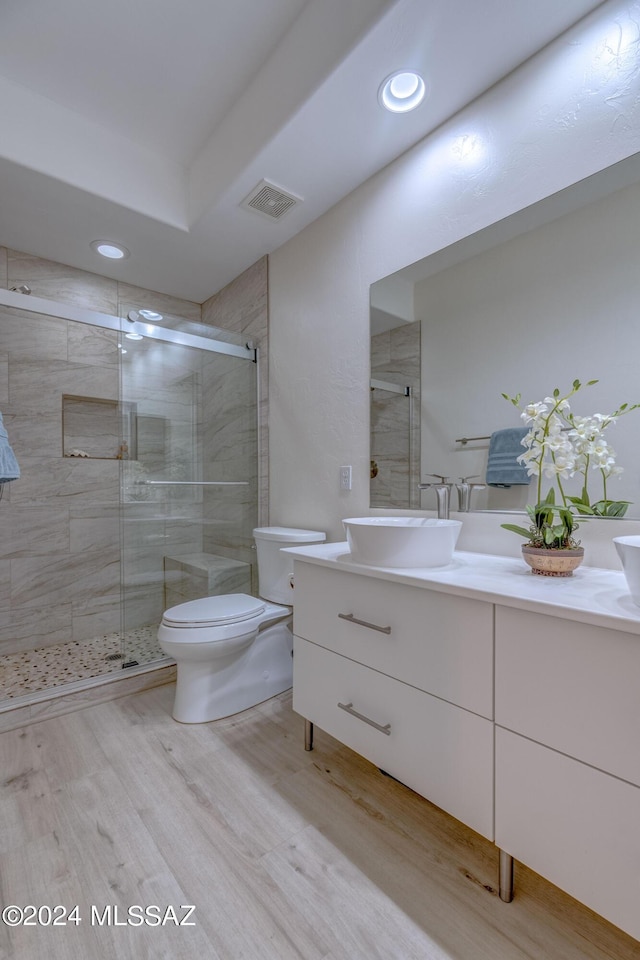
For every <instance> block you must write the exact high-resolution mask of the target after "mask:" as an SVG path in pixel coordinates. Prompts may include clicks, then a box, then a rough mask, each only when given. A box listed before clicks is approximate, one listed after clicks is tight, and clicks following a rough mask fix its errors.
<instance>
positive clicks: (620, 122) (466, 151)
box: [270, 0, 640, 542]
mask: <svg viewBox="0 0 640 960" xmlns="http://www.w3.org/2000/svg"><path fill="white" fill-rule="evenodd" d="M633 17H635V21H636V23H634V21H633V19H632V18H633ZM637 22H640V0H635V2H632V3H631V2H626V3H623V2H609V3H606V4H604V5H603V7H601V8H598V10H596V11H595V13H594V14H593V15H591V16H590V17H589V18H587V19H586V20H585V21H583V23H582V24H581V25H579V26H578V27H577V28H575V29H573V30H572V31H570V32H569V33H568V34H567V35H565V37H564V38H562V39H560V40H559V41H556V42H555V43H553V44H551V45H550V46H549V47H547V48H546V49H545V50H543V51H542V52H541V53H540V54H539V55H538V56H536V57H534V58H532V60H530V61H528V62H527V63H526V64H525V65H524V66H523V67H521V68H520V69H519V70H518V71H516V72H515V73H513V74H511V75H510V76H509V77H508V78H506V79H505V80H504V81H503V82H502V83H500V84H498V85H497V86H495V87H494V88H492V89H491V90H490V91H488V93H486V94H485V95H484V96H483V97H481V98H480V99H478V100H477V101H475V102H474V103H473V104H471V105H470V106H469V107H468V108H467V109H466V110H464V111H462V112H461V113H460V114H459V115H458V116H456V117H455V118H453V120H451V121H450V122H449V123H448V124H446V125H445V126H443V127H441V128H440V129H439V130H437V131H436V132H435V133H434V134H432V135H431V136H430V137H428V138H426V139H425V140H424V141H422V142H421V143H420V144H418V145H417V146H416V147H415V148H413V149H412V150H411V151H409V152H408V153H407V154H405V155H404V156H403V157H401V158H400V159H399V160H397V161H396V162H395V163H393V164H391V165H390V166H389V167H387V168H386V169H385V170H384V171H382V172H381V173H380V174H378V175H376V176H375V177H373V178H372V179H371V180H369V181H368V182H367V183H365V184H364V185H363V186H361V187H360V188H358V189H357V190H356V191H354V192H353V193H352V194H350V195H349V196H348V197H347V198H346V199H345V200H343V201H342V202H341V203H339V204H337V205H336V206H335V207H334V208H333V209H332V210H330V211H329V212H328V213H327V214H325V216H323V217H322V218H320V219H319V220H317V221H316V222H315V223H313V224H311V225H310V226H309V227H307V228H306V229H305V230H304V231H303V232H302V233H300V234H299V235H298V236H297V237H296V238H295V239H294V240H292V241H290V242H289V243H287V244H286V245H284V246H283V247H281V248H280V249H279V250H277V251H276V252H275V253H274V254H272V255H271V258H270V342H271V366H270V383H271V411H270V430H271V452H270V464H271V493H270V507H271V509H270V519H271V522H272V523H280V524H287V525H295V526H303V527H311V528H317V529H323V530H326V531H327V533H328V535H329V537H330V538H331V539H335V540H338V539H342V538H343V531H342V525H341V522H340V521H341V518H343V517H347V516H354V515H363V514H368V513H369V512H370V511H369V449H368V448H369V390H368V378H369V286H370V284H371V283H373V282H375V281H376V280H379V279H380V278H382V277H384V276H386V275H387V274H389V273H393V272H395V271H396V270H398V269H400V268H401V267H403V266H405V265H407V264H408V263H411V262H414V261H416V260H419V259H421V258H423V257H425V256H427V255H428V254H430V253H432V252H434V251H436V250H438V249H440V248H442V247H444V246H446V245H448V244H450V243H453V242H455V241H457V240H459V239H461V238H462V237H464V236H466V235H468V234H470V233H473V232H475V231H477V230H479V229H482V228H483V227H485V226H487V225H488V224H490V223H492V222H495V221H496V220H500V219H502V218H503V217H505V216H508V215H510V214H511V213H513V212H515V211H517V210H519V209H521V208H522V207H524V206H527V205H528V204H531V203H534V202H536V201H537V200H539V199H541V198H543V197H545V196H549V195H550V194H552V193H555V192H556V191H558V190H561V189H563V188H564V187H566V186H568V185H569V184H571V183H574V182H576V181H577V180H580V179H582V178H584V177H586V176H589V175H590V174H592V173H594V172H595V171H597V170H599V169H602V168H604V167H606V166H609V165H610V164H612V163H614V162H616V161H618V160H620V159H622V158H624V157H626V156H629V155H630V154H632V153H635V152H637V151H638V150H640V70H639V68H638V60H637V48H638V27H637ZM372 96H375V91H372ZM432 96H437V91H434V92H432ZM426 109H428V106H427V107H426ZM401 122H402V118H401V117H400V116H399V117H398V123H401ZM341 464H352V465H353V489H352V491H351V492H349V493H346V492H341V491H340V490H339V483H338V472H339V467H340V465H341ZM496 527H497V521H496ZM505 536H506V534H505ZM511 536H512V537H513V535H511ZM513 541H514V542H515V541H516V538H515V537H513Z"/></svg>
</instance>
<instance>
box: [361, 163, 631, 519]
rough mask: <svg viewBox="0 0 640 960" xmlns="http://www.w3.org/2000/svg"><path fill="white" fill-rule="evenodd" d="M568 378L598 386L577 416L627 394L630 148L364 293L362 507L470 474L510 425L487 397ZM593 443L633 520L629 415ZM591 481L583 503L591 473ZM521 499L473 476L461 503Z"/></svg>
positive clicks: (426, 502) (431, 503)
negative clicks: (367, 335) (365, 466)
mask: <svg viewBox="0 0 640 960" xmlns="http://www.w3.org/2000/svg"><path fill="white" fill-rule="evenodd" d="M575 379H579V380H581V381H582V382H583V383H586V382H587V381H588V380H598V383H597V384H596V385H594V386H590V387H586V386H585V387H583V388H582V390H581V391H580V392H579V393H578V394H577V395H576V396H575V397H574V398H573V401H572V409H573V410H574V411H575V413H576V414H580V415H591V414H593V413H603V414H608V413H611V412H612V411H613V410H615V409H616V408H617V407H618V406H619V405H620V404H621V403H629V404H631V403H637V402H640V154H637V155H635V156H633V157H630V158H628V159H627V160H624V161H622V162H620V163H617V164H615V165H614V166H612V167H610V168H608V169H606V170H604V171H601V172H600V173H598V174H596V175H594V176H592V177H589V178H588V179H586V180H583V181H581V182H579V183H577V184H575V185H574V186H573V187H571V188H569V189H567V190H565V191H563V192H561V193H559V194H556V195H554V196H552V197H548V198H546V199H545V200H543V201H541V202H540V203H538V204H535V205H533V206H531V207H528V208H526V209H525V210H522V211H520V212H519V213H518V214H516V215H514V216H513V217H509V218H508V219H506V220H503V221H500V222H499V223H496V224H494V225H492V226H491V227H489V228H487V229H486V230H483V231H480V232H479V233H476V234H474V235H473V236H470V237H467V238H465V239H464V240H461V241H460V242H458V243H456V244H454V245H452V246H450V247H448V248H446V249H444V250H440V251H438V252H437V253H435V254H433V255H432V256H429V257H427V258H426V259H425V260H423V261H420V262H419V263H415V264H412V265H411V266H409V267H407V268H405V269H404V270H401V271H399V272H398V273H396V274H393V275H392V276H391V277H386V278H384V279H382V280H380V281H378V282H377V283H375V284H374V285H373V286H372V287H371V383H370V396H371V499H370V503H371V506H372V507H382V508H402V509H416V508H421V509H433V508H435V506H436V500H435V493H434V492H433V490H425V491H422V492H420V491H419V490H418V483H419V482H420V481H425V480H427V479H429V477H428V475H431V474H440V475H443V476H446V477H447V478H450V479H452V480H453V481H456V480H457V479H458V478H460V477H477V478H478V482H480V483H481V482H484V480H485V478H486V470H487V458H488V450H489V437H490V436H491V434H492V433H494V432H495V431H497V430H501V429H504V428H508V427H518V426H522V422H521V420H520V418H519V413H518V411H517V410H516V409H515V408H514V407H513V406H512V405H511V404H509V403H508V402H507V401H506V400H504V399H503V397H502V394H503V393H507V394H509V395H510V396H513V395H515V394H517V393H521V394H522V398H523V401H538V400H542V399H544V397H545V396H547V395H548V394H549V393H551V392H552V391H553V389H554V388H555V387H559V388H560V390H561V391H563V392H564V391H565V390H566V391H568V390H569V389H570V388H571V384H572V382H573V381H574V380H575ZM607 440H608V442H609V443H610V445H611V446H612V447H613V448H614V449H615V451H616V457H617V463H618V464H619V465H620V466H621V467H622V468H623V473H622V474H621V476H620V477H619V478H616V479H611V480H610V481H609V489H608V496H609V497H610V499H616V500H629V501H631V504H632V505H631V506H630V507H629V508H628V511H627V517H631V518H634V519H639V518H640V410H637V411H633V412H631V413H629V414H628V415H627V416H624V417H621V418H620V419H619V420H618V422H617V423H616V424H614V425H612V426H610V427H609V428H608V430H607ZM571 484H573V486H571ZM544 486H545V484H543V489H544ZM547 486H548V484H547ZM568 486H569V492H571V493H579V483H578V481H577V479H576V480H574V481H570V482H569V484H568ZM590 487H592V490H590V493H591V492H592V494H593V496H592V500H596V499H598V496H599V490H600V488H601V478H600V475H599V473H597V472H596V471H591V476H590ZM535 493H536V482H535V480H534V481H533V482H532V483H531V484H530V485H529V486H511V487H489V486H487V487H485V489H483V490H477V491H475V492H474V495H473V500H472V503H471V509H472V510H495V511H509V510H522V509H524V506H525V505H526V503H527V502H534V500H535ZM451 504H452V509H455V507H456V499H455V491H454V496H453V497H452V501H451Z"/></svg>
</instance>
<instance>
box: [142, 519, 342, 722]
mask: <svg viewBox="0 0 640 960" xmlns="http://www.w3.org/2000/svg"><path fill="white" fill-rule="evenodd" d="M253 537H254V540H255V544H256V553H257V561H258V592H259V594H260V596H259V597H250V596H248V594H245V593H228V594H224V595H223V596H217V597H201V598H200V599H199V600H188V601H187V602H186V603H180V604H178V605H177V606H175V607H171V608H170V609H168V610H166V611H165V613H164V615H163V617H162V623H161V624H160V627H159V629H158V642H159V644H160V647H161V648H162V650H163V651H164V653H166V654H167V656H169V657H171V658H172V659H173V660H175V661H176V664H177V682H176V696H175V701H174V704H173V718H174V720H178V721H179V722H180V723H208V722H209V721H210V720H220V719H221V718H222V717H228V716H231V715H232V714H234V713H239V712H240V711H241V710H246V709H247V708H248V707H253V706H255V705H256V704H257V703H262V701H263V700H268V699H269V698H270V697H275V696H276V695H277V694H278V693H283V692H284V691H285V690H288V689H289V687H290V686H291V684H292V682H293V661H292V657H293V632H292V616H291V614H292V608H293V558H292V557H290V556H288V555H287V554H286V553H281V550H282V549H283V548H284V547H294V546H302V545H303V544H311V543H322V542H323V541H324V540H325V534H324V533H319V532H318V531H316V530H298V529H295V528H292V527H256V529H255V530H254V531H253Z"/></svg>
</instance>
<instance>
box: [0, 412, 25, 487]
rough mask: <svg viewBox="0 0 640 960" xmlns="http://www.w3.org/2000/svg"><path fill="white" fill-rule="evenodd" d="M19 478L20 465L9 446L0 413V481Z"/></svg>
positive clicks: (6, 481) (5, 481)
mask: <svg viewBox="0 0 640 960" xmlns="http://www.w3.org/2000/svg"><path fill="white" fill-rule="evenodd" d="M19 478H20V467H19V466H18V461H17V460H16V456H15V454H14V452H13V450H12V449H11V447H10V446H9V435H8V433H7V431H6V429H5V426H4V423H3V422H2V414H1V413H0V483H8V482H9V481H10V480H18V479H19Z"/></svg>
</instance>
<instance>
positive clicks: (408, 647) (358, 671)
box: [293, 562, 493, 839]
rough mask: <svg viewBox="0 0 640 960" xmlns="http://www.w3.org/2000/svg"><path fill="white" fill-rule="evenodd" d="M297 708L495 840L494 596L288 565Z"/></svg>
mask: <svg viewBox="0 0 640 960" xmlns="http://www.w3.org/2000/svg"><path fill="white" fill-rule="evenodd" d="M294 581H295V606H294V633H295V640H294V661H293V662H294V684H293V698H294V699H293V706H294V709H295V710H296V711H297V712H298V713H301V714H302V715H303V716H304V717H305V718H306V719H307V720H310V721H311V722H313V723H316V724H317V725H318V726H320V727H321V728H322V729H323V730H326V731H327V732H328V733H330V734H331V735H332V736H335V737H336V738H337V739H338V740H340V741H341V742H343V743H345V744H347V745H348V746H350V747H351V748H352V749H354V750H355V751H356V752H358V753H360V754H361V755H362V756H364V757H366V758H367V759H369V760H371V762H372V763H375V764H376V765H377V766H379V767H381V768H382V769H383V770H385V772H387V773H389V774H391V775H392V776H394V777H396V778H397V779H398V780H401V781H402V782H403V783H405V784H407V786H409V787H411V788H412V789H414V790H416V791H417V792H418V793H421V794H422V795H423V796H425V797H427V798H428V799H429V800H431V801H432V802H433V803H435V804H436V805H437V806H439V807H442V809H444V810H446V811H447V812H448V813H450V814H452V815H453V816H454V817H456V818H457V819H459V820H461V821H462V822H464V823H466V824H468V825H469V826H471V827H472V828H473V829H474V830H476V831H477V832H478V833H481V834H482V835H483V836H485V837H488V838H489V839H493V722H492V721H493V609H492V605H491V604H490V603H485V602H483V601H479V600H472V599H467V598H458V597H448V596H446V595H444V594H441V593H438V592H435V591H432V590H428V589H423V590H416V589H415V588H413V587H410V586H406V585H403V584H400V583H390V582H388V581H385V580H380V579H373V578H370V577H367V576H361V575H358V574H355V573H353V574H350V573H343V572H338V571H334V570H330V569H327V568H326V567H320V566H312V565H310V564H306V563H298V562H296V564H295V572H294Z"/></svg>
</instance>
